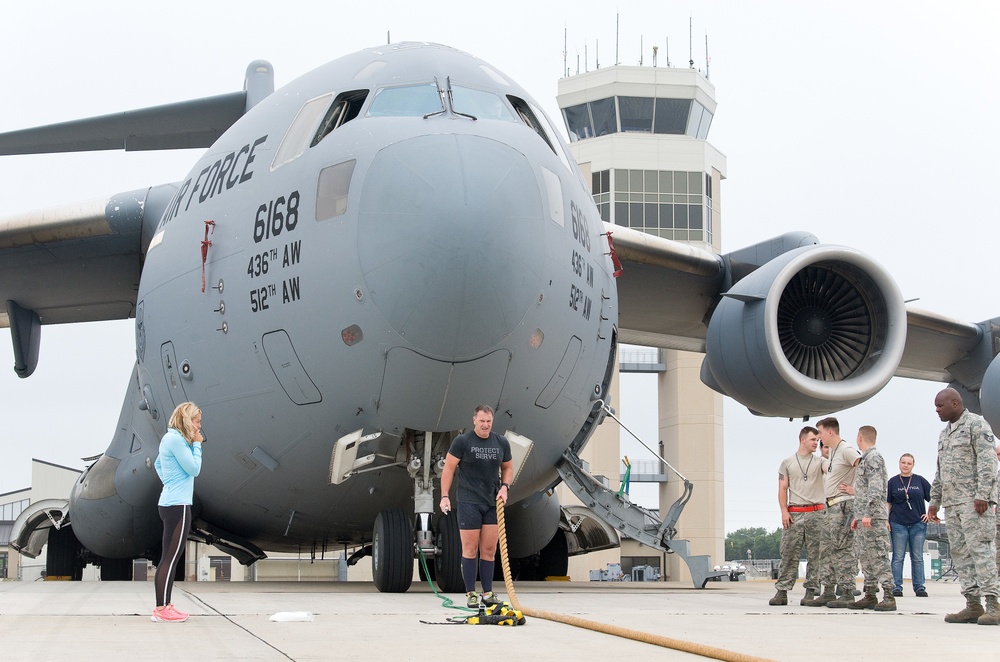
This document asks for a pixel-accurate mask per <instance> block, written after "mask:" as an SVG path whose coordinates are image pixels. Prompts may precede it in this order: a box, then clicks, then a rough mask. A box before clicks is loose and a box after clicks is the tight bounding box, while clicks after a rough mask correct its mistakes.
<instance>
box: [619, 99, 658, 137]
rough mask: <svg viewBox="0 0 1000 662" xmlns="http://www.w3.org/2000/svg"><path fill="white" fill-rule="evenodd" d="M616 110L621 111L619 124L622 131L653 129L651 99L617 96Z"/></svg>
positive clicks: (648, 130)
mask: <svg viewBox="0 0 1000 662" xmlns="http://www.w3.org/2000/svg"><path fill="white" fill-rule="evenodd" d="M618 110H619V111H621V120H622V123H621V126H622V131H623V132H629V131H639V132H641V133H652V131H653V99H647V98H645V97H618Z"/></svg>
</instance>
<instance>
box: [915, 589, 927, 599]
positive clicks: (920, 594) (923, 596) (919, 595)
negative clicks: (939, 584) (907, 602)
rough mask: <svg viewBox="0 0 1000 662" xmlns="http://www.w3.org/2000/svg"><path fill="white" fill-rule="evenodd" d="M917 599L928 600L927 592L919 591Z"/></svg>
mask: <svg viewBox="0 0 1000 662" xmlns="http://www.w3.org/2000/svg"><path fill="white" fill-rule="evenodd" d="M917 597H918V598H926V597H928V595H927V591H925V590H924V589H920V590H919V591H917Z"/></svg>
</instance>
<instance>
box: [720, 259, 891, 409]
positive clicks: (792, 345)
mask: <svg viewBox="0 0 1000 662" xmlns="http://www.w3.org/2000/svg"><path fill="white" fill-rule="evenodd" d="M905 341H906V308H905V305H904V303H903V297H902V295H901V294H900V292H899V288H898V287H897V286H896V284H895V281H893V279H892V277H891V276H890V275H889V274H888V272H886V271H885V269H883V268H882V266H881V265H879V264H878V263H876V262H875V261H874V260H872V259H871V258H870V257H868V256H866V255H864V254H863V253H860V252H859V251H856V250H854V249H851V248H846V247H843V246H822V245H818V246H805V247H802V248H798V249H795V250H792V251H789V252H788V253H785V254H783V255H780V256H779V257H777V258H775V259H773V260H771V261H769V262H767V263H766V264H764V265H763V266H762V267H760V268H759V269H757V270H756V271H754V272H752V273H751V274H749V275H748V276H746V277H745V278H743V279H742V280H740V281H739V282H738V283H736V284H735V285H734V286H733V287H732V288H731V289H730V290H729V291H728V292H727V293H726V294H725V295H724V296H723V299H722V300H721V301H720V302H719V305H718V306H717V308H716V310H715V312H714V313H713V314H712V318H711V321H710V322H709V326H708V336H707V342H706V356H705V361H704V363H703V364H702V371H701V373H702V374H701V376H702V381H704V382H705V383H706V384H707V385H708V386H710V387H711V388H713V389H715V390H716V391H719V392H720V393H723V394H725V395H728V396H730V397H732V398H734V399H736V400H738V401H739V402H740V403H742V404H744V405H746V406H747V407H748V408H749V409H750V410H751V411H753V412H754V413H757V414H761V415H765V416H781V417H790V418H791V417H804V416H814V415H821V414H827V413H830V412H833V411H838V410H841V409H845V408H847V407H852V406H854V405H857V404H860V403H862V402H864V401H865V400H867V399H868V398H870V397H871V396H872V395H874V394H875V393H877V392H878V391H879V390H881V389H882V387H883V386H885V385H886V383H887V382H888V381H889V379H890V378H892V375H893V373H894V372H895V371H896V368H897V366H898V365H899V361H900V359H901V358H902V355H903V346H904V344H905Z"/></svg>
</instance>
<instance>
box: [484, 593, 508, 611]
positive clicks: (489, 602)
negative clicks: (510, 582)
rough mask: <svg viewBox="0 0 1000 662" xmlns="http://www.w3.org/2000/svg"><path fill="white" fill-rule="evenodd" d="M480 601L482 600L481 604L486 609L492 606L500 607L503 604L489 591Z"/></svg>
mask: <svg viewBox="0 0 1000 662" xmlns="http://www.w3.org/2000/svg"><path fill="white" fill-rule="evenodd" d="M481 600H482V603H483V604H484V605H486V606H487V607H492V606H493V605H502V604H503V600H501V599H500V598H499V596H497V594H496V593H494V592H493V591H490V592H489V593H483V596H482V598H481Z"/></svg>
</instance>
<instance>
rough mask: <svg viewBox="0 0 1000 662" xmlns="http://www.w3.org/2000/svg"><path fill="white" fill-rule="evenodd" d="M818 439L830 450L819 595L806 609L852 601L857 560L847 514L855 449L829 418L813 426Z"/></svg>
mask: <svg viewBox="0 0 1000 662" xmlns="http://www.w3.org/2000/svg"><path fill="white" fill-rule="evenodd" d="M816 427H817V428H818V429H819V434H820V440H821V441H822V442H823V444H824V445H825V446H828V447H829V448H830V451H829V452H830V457H829V466H828V468H827V472H826V478H825V480H824V484H825V494H826V515H825V516H824V519H825V520H826V521H825V522H824V523H823V537H822V539H821V541H820V559H821V564H820V582H821V583H822V584H823V585H824V588H823V593H822V595H820V596H818V597H816V598H813V599H812V600H807V601H803V602H802V604H804V605H805V606H807V607H824V606H827V607H847V606H848V605H850V604H852V603H853V602H854V598H853V591H854V586H855V577H857V574H858V559H857V557H856V556H855V554H854V532H853V531H851V515H852V513H853V510H854V509H853V507H852V504H851V500H852V499H854V474H855V472H856V467H857V464H858V462H859V461H860V459H861V454H860V453H858V450H857V449H856V448H854V447H853V446H851V445H850V444H849V443H848V442H847V441H845V440H843V439H841V438H840V423H839V422H838V421H837V419H836V418H834V417H832V416H829V417H827V418H824V419H823V420H821V421H819V422H817V423H816Z"/></svg>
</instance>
